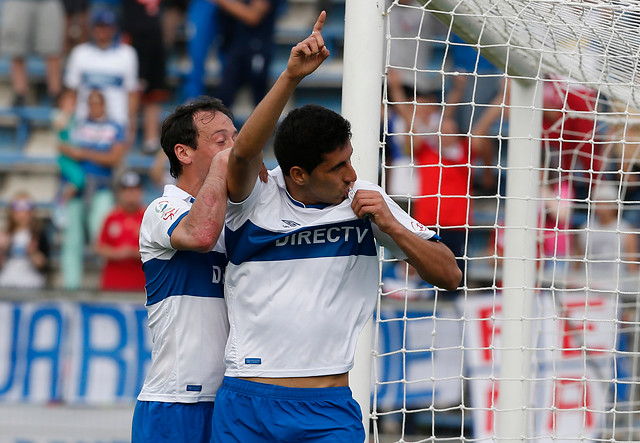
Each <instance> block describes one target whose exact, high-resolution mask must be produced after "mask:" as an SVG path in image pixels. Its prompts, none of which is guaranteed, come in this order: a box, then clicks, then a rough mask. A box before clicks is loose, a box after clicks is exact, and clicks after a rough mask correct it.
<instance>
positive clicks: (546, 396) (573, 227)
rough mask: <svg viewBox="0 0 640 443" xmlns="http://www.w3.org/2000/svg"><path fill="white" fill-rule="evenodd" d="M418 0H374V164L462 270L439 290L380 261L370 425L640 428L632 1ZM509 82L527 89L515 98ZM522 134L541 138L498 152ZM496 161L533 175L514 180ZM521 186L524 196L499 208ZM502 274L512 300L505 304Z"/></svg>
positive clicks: (408, 435)
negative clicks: (377, 122)
mask: <svg viewBox="0 0 640 443" xmlns="http://www.w3.org/2000/svg"><path fill="white" fill-rule="evenodd" d="M423 3H424V4H420V3H418V2H417V1H413V0H402V1H399V0H396V1H394V2H390V3H389V5H388V8H387V10H386V15H385V20H386V58H385V74H386V78H385V86H384V96H383V102H384V111H383V117H384V122H383V123H384V124H383V128H384V130H383V135H382V141H383V161H382V166H383V167H382V180H383V185H384V186H385V187H386V189H387V191H388V192H389V194H390V195H392V196H393V197H394V198H395V199H396V200H397V201H398V202H400V203H401V204H402V205H405V207H406V208H407V210H408V211H410V213H411V214H412V215H413V216H414V217H415V218H417V219H418V220H419V221H420V222H422V223H424V224H426V225H428V226H430V227H433V228H435V229H436V230H437V231H438V232H439V234H440V235H441V236H442V238H443V240H444V241H445V242H446V243H447V244H448V245H449V246H450V247H451V249H452V250H453V251H454V252H455V254H456V256H457V257H458V259H459V264H460V266H461V267H462V268H463V270H464V280H463V282H462V286H461V288H460V290H459V291H457V292H456V293H453V294H452V293H443V292H442V291H438V290H436V289H434V288H432V287H429V285H426V284H424V283H423V282H421V280H420V279H419V278H417V277H416V276H415V273H414V271H413V269H412V268H411V267H410V266H408V265H406V264H405V263H404V262H399V261H397V260H395V259H393V258H391V257H387V258H385V259H384V260H383V262H382V274H381V288H382V290H381V298H380V306H379V309H378V313H377V326H376V333H375V343H374V356H375V358H374V381H375V386H374V395H373V418H374V428H373V429H374V436H375V438H376V439H377V440H376V441H387V440H388V441H434V440H438V441H446V440H450V441H491V440H492V439H494V441H497V440H500V441H504V440H505V437H504V436H505V435H509V434H508V433H509V431H505V429H504V426H505V424H504V423H505V422H508V421H515V422H519V421H522V423H517V424H516V425H517V426H519V429H520V432H521V433H520V434H518V436H519V437H518V438H516V439H515V440H517V441H536V442H538V441H540V442H542V441H545V442H546V441H549V442H551V441H640V422H639V421H638V420H639V419H640V398H639V395H640V391H638V382H639V378H638V376H639V375H640V374H639V371H640V367H638V365H639V363H640V361H639V360H640V353H639V349H640V348H639V347H638V346H639V344H640V341H639V338H640V336H639V332H640V328H639V326H640V317H639V316H640V314H639V311H638V309H637V304H638V301H639V300H638V291H639V290H640V273H639V272H638V271H640V266H639V263H640V259H639V257H640V255H639V251H640V243H639V241H640V237H639V236H638V232H640V167H639V164H638V162H639V160H640V149H638V148H639V147H640V119H639V117H640V112H639V111H638V110H637V108H640V100H639V99H638V97H637V92H636V89H637V86H636V85H637V84H638V80H637V78H636V76H637V72H638V61H639V60H640V54H639V50H640V33H638V31H639V30H640V3H638V2H635V1H599V2H594V1H570V0H563V1H555V0H539V1H519V0H504V1H502V0H493V1H490V0H487V1H481V0H458V1H450V0H432V1H426V2H423ZM436 18H438V19H439V20H437V19H436ZM478 50H479V52H478ZM514 81H522V82H524V84H529V85H531V88H533V90H534V91H536V92H537V94H538V96H539V99H538V101H531V103H530V104H525V105H522V104H521V103H520V104H519V105H518V107H517V108H516V107H514V105H513V103H514V97H513V96H512V94H513V91H514V87H513V82H514ZM517 109H525V110H531V111H533V112H532V115H535V116H537V118H538V120H536V119H531V121H529V120H527V121H514V119H513V114H515V110H517ZM516 126H518V127H519V129H518V130H517V131H516V130H514V128H515V127H516ZM523 128H524V131H525V133H524V136H523V135H522V134H523ZM528 129H529V131H528V132H527V130H528ZM524 142H527V143H530V142H535V143H539V146H540V156H539V158H538V157H537V154H536V152H537V151H532V152H529V151H527V153H528V154H529V155H530V156H531V158H530V163H529V164H527V166H525V167H522V168H520V169H517V168H514V167H513V166H510V163H509V158H510V157H509V156H510V155H511V156H512V155H514V153H517V152H521V151H523V148H522V146H523V143H524ZM525 155H527V154H525ZM507 176H508V177H509V179H510V180H516V181H520V180H523V181H528V180H531V177H535V178H536V180H538V181H539V183H536V186H535V190H534V191H532V192H531V193H530V194H527V195H525V196H522V195H513V194H512V193H510V192H509V189H510V183H509V181H508V180H507ZM512 184H513V183H512ZM521 203H525V204H529V205H533V206H532V207H533V208H534V213H536V212H537V215H536V216H533V217H530V219H529V220H527V222H526V223H525V225H523V226H520V225H518V226H516V225H509V224H508V223H507V221H505V217H506V207H508V206H510V205H513V204H521ZM530 207H531V206H530ZM511 220H513V218H512V219H511ZM513 232H517V233H518V235H522V236H523V237H521V239H523V240H522V243H527V241H528V239H529V240H530V239H533V240H534V242H535V250H534V251H533V252H531V251H527V250H526V249H524V250H523V251H524V252H519V250H518V245H515V246H514V243H518V242H519V241H515V242H514V241H513V238H516V237H514V236H513ZM505 238H509V239H511V243H509V244H505ZM506 250H508V251H509V252H507V253H505V251H506ZM514 251H515V252H514ZM509 254H511V255H509ZM509 262H511V263H513V262H518V263H519V264H521V265H522V268H521V269H523V271H522V273H523V274H526V275H523V276H522V278H521V279H520V280H518V278H516V279H515V280H514V276H513V274H512V273H511V274H509V272H512V271H511V270H513V269H514V268H513V267H510V268H509V267H508V266H507V264H508V263H509ZM505 272H507V275H505ZM506 281H508V282H509V283H508V284H505V283H504V282H506ZM514 281H515V282H516V283H514ZM520 281H521V283H518V282H520ZM514 291H515V292H516V293H517V292H518V291H521V292H522V293H523V294H524V297H523V299H522V300H523V301H524V303H526V304H527V306H526V307H523V308H522V310H521V311H520V312H519V313H516V314H514V311H513V310H512V309H513V308H509V309H511V310H510V311H509V313H508V314H504V313H503V306H506V304H505V301H506V300H505V299H504V298H503V296H504V295H505V294H513V293H514ZM514 324H515V325H516V326H515V331H516V332H517V333H521V332H522V337H523V338H522V341H521V342H520V343H519V344H518V345H517V346H515V347H514V346H513V345H512V343H513V341H512V340H511V339H512V337H511V335H513V331H514ZM503 330H504V331H508V332H507V334H509V336H508V337H503V335H502V333H503ZM505 338H506V339H508V340H505ZM503 343H509V344H508V345H504V344H503ZM514 351H515V354H514ZM503 355H508V357H507V358H509V359H512V358H513V356H514V355H517V358H518V359H519V360H518V362H517V364H518V365H520V368H521V371H520V373H519V375H518V376H516V377H507V378H505V376H504V374H505V373H506V372H504V371H505V367H506V366H507V364H510V363H512V361H508V362H505V361H504V360H503V358H502V357H503ZM514 383H516V384H519V386H520V387H522V392H523V393H524V394H523V395H522V398H518V399H516V403H514V401H513V399H511V400H509V401H505V400H504V398H505V397H508V396H509V395H510V394H511V392H510V390H511V387H513V386H514ZM501 385H502V386H507V388H506V392H503V391H502V390H501ZM514 405H515V406H514ZM512 412H513V413H515V415H510V414H511V413H512ZM517 426H516V427H517ZM507 427H508V426H507ZM389 435H391V437H389ZM496 439H497V440H496Z"/></svg>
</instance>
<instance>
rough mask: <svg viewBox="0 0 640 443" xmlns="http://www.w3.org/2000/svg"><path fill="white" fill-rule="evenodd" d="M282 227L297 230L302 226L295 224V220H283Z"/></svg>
mask: <svg viewBox="0 0 640 443" xmlns="http://www.w3.org/2000/svg"><path fill="white" fill-rule="evenodd" d="M282 225H283V226H284V227H285V228H295V227H296V226H300V223H298V222H294V221H293V220H282Z"/></svg>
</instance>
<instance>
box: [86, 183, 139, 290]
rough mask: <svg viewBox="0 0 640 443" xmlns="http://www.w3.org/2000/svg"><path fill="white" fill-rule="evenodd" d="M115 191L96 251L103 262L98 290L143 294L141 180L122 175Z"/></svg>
mask: <svg viewBox="0 0 640 443" xmlns="http://www.w3.org/2000/svg"><path fill="white" fill-rule="evenodd" d="M118 191H119V192H118V205H117V206H116V208H115V209H114V210H113V211H112V212H111V213H110V214H109V215H108V216H107V218H106V219H105V222H104V224H103V226H102V232H101V233H100V237H99V239H98V245H97V248H96V250H97V252H98V254H99V255H101V256H102V257H104V258H105V259H106V262H105V265H104V268H103V270H102V278H101V283H100V289H101V290H103V291H143V290H144V284H145V279H144V272H143V271H142V262H141V261H140V251H139V249H140V247H139V243H138V242H139V240H138V238H139V235H140V224H141V223H142V216H143V215H144V210H145V208H144V206H142V188H141V181H140V177H139V176H138V175H137V174H136V173H135V172H132V171H129V172H126V173H124V174H123V175H122V177H121V178H120V186H119V189H118Z"/></svg>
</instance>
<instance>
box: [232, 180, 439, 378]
mask: <svg viewBox="0 0 640 443" xmlns="http://www.w3.org/2000/svg"><path fill="white" fill-rule="evenodd" d="M358 189H372V190H377V191H379V192H380V193H381V194H382V195H383V196H384V197H385V199H386V201H387V204H388V205H389V208H390V209H391V211H392V213H393V215H394V216H395V217H396V218H397V219H398V220H399V221H400V223H402V224H403V225H404V226H406V227H407V228H408V229H410V230H411V231H413V232H415V233H416V234H417V235H419V236H420V237H422V238H424V239H430V238H433V237H434V235H435V233H434V232H433V231H430V230H429V229H427V228H426V227H424V226H422V225H421V224H420V223H418V222H417V221H415V220H414V219H412V218H411V217H410V216H409V215H408V214H407V213H406V212H404V211H403V210H402V209H401V208H400V207H399V206H398V205H397V204H395V203H394V202H393V201H392V200H391V199H390V198H389V197H388V196H387V195H386V194H385V193H384V191H383V190H382V189H381V188H380V187H378V186H376V185H374V184H371V183H368V182H365V181H361V180H358V181H356V183H355V186H354V191H357V190H358ZM435 238H437V237H435ZM375 240H378V241H379V242H380V243H381V244H382V245H384V246H385V247H388V248H389V249H390V252H391V253H392V254H393V255H395V256H396V257H398V258H401V259H404V258H406V256H405V255H404V253H403V252H402V250H400V248H399V247H398V246H397V245H396V244H395V243H394V242H393V241H392V240H391V237H389V236H388V235H386V234H384V233H382V232H381V231H380V230H379V229H378V227H377V226H376V225H375V224H374V223H371V221H370V220H369V219H368V218H364V219H359V218H357V217H356V215H355V214H354V212H353V210H352V209H351V200H349V199H347V200H345V201H343V202H342V203H340V204H338V205H332V206H326V207H322V208H320V207H307V206H305V205H303V204H302V203H300V202H297V201H295V200H294V199H293V198H292V197H291V196H290V195H289V193H288V192H287V191H286V187H285V182H284V177H283V175H282V172H281V171H280V169H279V168H276V169H275V170H273V171H271V172H270V175H269V180H268V183H262V182H261V181H259V180H258V181H257V182H256V185H255V188H254V189H253V191H252V193H251V195H250V196H249V197H248V198H247V199H246V200H245V201H243V202H241V203H231V202H230V203H228V206H227V217H226V228H225V241H226V249H227V257H228V259H229V264H228V265H227V272H226V277H225V297H226V301H227V308H228V312H229V323H230V324H231V330H230V334H229V340H228V342H227V348H226V351H225V364H226V367H227V370H226V372H225V375H227V376H231V377H305V376H317V375H330V374H340V373H344V372H347V371H349V370H350V369H351V368H352V367H353V358H354V353H355V346H356V341H357V338H358V335H359V334H360V331H361V329H362V327H363V326H364V324H365V322H366V321H367V319H368V318H369V317H370V316H371V314H372V312H373V309H374V307H375V303H376V294H377V288H378V257H377V246H376V242H375Z"/></svg>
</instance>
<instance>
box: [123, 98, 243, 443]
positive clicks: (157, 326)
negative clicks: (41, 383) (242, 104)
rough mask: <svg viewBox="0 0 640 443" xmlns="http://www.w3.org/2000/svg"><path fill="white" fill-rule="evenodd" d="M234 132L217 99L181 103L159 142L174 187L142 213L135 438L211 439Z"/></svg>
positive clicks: (222, 339) (220, 367) (223, 321)
mask: <svg viewBox="0 0 640 443" xmlns="http://www.w3.org/2000/svg"><path fill="white" fill-rule="evenodd" d="M236 135H237V131H236V128H235V126H234V124H233V122H232V115H231V113H230V112H229V110H228V109H227V108H226V107H225V106H224V105H223V104H222V102H221V101H220V100H217V99H209V98H203V99H201V100H198V101H195V102H193V103H191V104H189V105H184V106H179V107H178V108H176V110H175V111H174V112H173V113H172V114H171V115H170V116H169V117H167V118H166V119H165V121H164V123H163V126H162V138H161V145H162V149H163V150H164V152H165V154H166V155H167V157H169V162H170V166H171V171H170V172H171V175H172V176H174V177H176V178H177V181H176V185H175V186H174V185H166V186H165V188H164V194H163V196H162V197H160V198H158V199H156V200H154V201H153V202H152V203H151V204H150V205H149V207H148V208H147V210H146V211H145V214H144V217H143V220H142V225H141V228H140V254H141V256H142V262H143V266H142V267H143V270H144V274H145V279H146V286H145V287H146V292H147V303H146V305H147V311H148V317H149V328H150V329H151V336H152V340H153V350H152V353H151V365H150V367H149V371H148V373H147V377H146V379H145V382H144V386H143V387H142V390H141V392H140V395H139V396H138V402H137V404H136V408H135V412H134V416H133V426H132V442H133V443H141V442H167V443H168V442H171V443H176V442H184V443H187V442H188V443H194V442H209V440H210V438H211V420H212V414H213V401H214V398H215V395H216V391H217V390H218V387H219V386H220V383H221V381H222V375H223V373H224V364H223V354H224V346H225V343H226V340H227V335H228V332H229V323H228V321H227V310H226V306H225V303H224V298H223V278H224V269H225V266H226V264H227V260H226V257H225V255H224V244H223V242H222V240H220V241H218V240H219V238H221V232H222V227H223V224H224V214H225V210H226V206H227V204H226V203H227V184H226V173H227V160H228V155H229V149H228V148H230V147H231V146H233V143H234V141H235V139H236Z"/></svg>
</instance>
